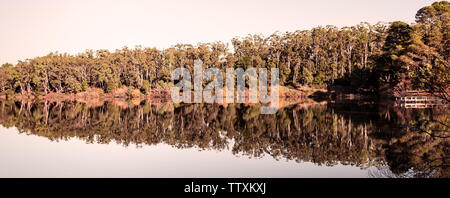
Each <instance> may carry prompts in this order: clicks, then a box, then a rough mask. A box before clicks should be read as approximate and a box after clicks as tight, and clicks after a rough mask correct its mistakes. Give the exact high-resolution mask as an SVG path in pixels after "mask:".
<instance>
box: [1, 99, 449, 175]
mask: <svg viewBox="0 0 450 198" xmlns="http://www.w3.org/2000/svg"><path fill="white" fill-rule="evenodd" d="M259 110H260V107H259V106H258V105H253V106H248V105H243V104H229V105H227V106H223V105H210V104H193V105H192V104H190V105H188V104H181V105H174V104H169V103H159V104H156V105H155V104H151V103H149V102H146V101H143V102H141V103H140V104H133V103H131V102H130V103H128V104H121V105H117V104H113V103H103V104H98V105H96V106H91V105H87V104H82V103H75V102H65V103H57V102H54V103H49V102H10V101H0V124H1V125H3V126H5V127H16V128H17V129H18V130H19V132H20V133H26V134H32V135H37V136H41V137H46V138H48V139H50V140H58V141H61V140H68V139H71V138H78V139H81V140H83V141H85V142H88V143H98V144H108V143H111V142H117V143H119V144H122V145H124V146H130V145H137V146H143V145H155V144H159V143H164V144H167V145H171V146H173V147H175V148H179V149H186V148H199V149H204V150H219V151H221V150H231V151H232V153H233V154H235V155H244V156H248V157H251V158H260V157H263V156H267V155H268V156H272V157H273V158H275V159H277V160H294V161H296V162H297V163H303V162H312V163H314V164H315V165H324V166H331V167H333V166H336V165H338V164H339V165H352V166H357V167H360V168H361V169H369V168H370V171H369V175H368V176H370V177H449V176H450V173H449V169H448V164H449V159H448V157H447V155H446V154H447V153H448V151H449V149H448V144H449V141H448V139H447V138H446V137H445V135H446V134H447V135H448V130H449V128H448V125H449V123H450V116H449V114H448V110H447V109H420V110H419V109H407V110H406V109H398V108H391V107H389V106H383V105H373V104H369V105H358V104H328V105H292V106H288V107H285V108H283V109H280V110H279V111H278V113H276V114H275V115H261V114H260V113H259ZM274 171H276V170H274Z"/></svg>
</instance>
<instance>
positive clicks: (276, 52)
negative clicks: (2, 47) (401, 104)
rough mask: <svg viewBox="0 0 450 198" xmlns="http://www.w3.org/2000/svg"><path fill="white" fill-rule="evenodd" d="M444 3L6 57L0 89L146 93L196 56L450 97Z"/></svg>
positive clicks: (333, 82) (285, 81)
mask: <svg viewBox="0 0 450 198" xmlns="http://www.w3.org/2000/svg"><path fill="white" fill-rule="evenodd" d="M449 9H450V4H449V2H448V1H440V2H435V3H433V4H432V5H430V6H426V7H423V8H421V9H420V10H418V11H417V14H416V16H415V19H416V23H414V24H408V23H405V22H401V21H395V22H391V23H382V22H380V23H377V24H369V23H365V22H363V23H360V24H358V25H355V26H351V27H342V28H338V27H335V26H326V27H316V28H313V29H311V30H299V31H295V32H275V33H273V34H272V35H270V36H267V37H266V36H263V35H260V34H255V35H248V36H246V37H243V38H241V37H236V38H234V39H232V41H231V46H230V45H229V44H228V43H226V42H213V43H198V44H197V45H191V44H177V45H175V46H173V47H170V48H167V49H162V50H160V49H156V48H143V47H140V46H137V47H135V48H134V49H130V48H128V47H124V48H122V49H118V50H115V51H114V52H110V51H108V50H96V51H94V50H87V51H85V52H83V53H79V54H76V55H70V54H66V53H57V52H55V53H50V54H48V55H46V56H42V57H36V58H32V59H27V60H23V61H19V62H18V63H17V64H16V65H12V64H9V63H5V64H3V65H2V66H1V67H0V92H1V95H5V96H11V95H17V94H19V95H47V94H49V93H61V94H76V93H80V92H86V91H89V90H90V89H92V88H96V89H99V90H100V89H101V90H102V91H103V92H105V93H109V92H112V91H113V90H116V89H119V88H121V87H128V88H132V89H134V90H139V91H140V92H141V93H142V94H148V93H149V92H150V91H151V90H158V89H162V90H164V89H166V90H167V89H168V88H169V87H171V85H172V84H173V82H171V79H170V77H171V71H172V69H174V68H177V67H185V68H187V69H189V70H190V71H191V72H192V71H193V65H194V60H196V59H201V60H202V61H203V63H204V64H203V65H204V67H216V68H220V69H223V70H224V69H225V68H230V67H235V68H237V67H240V68H249V67H253V68H269V70H270V68H272V67H277V68H279V70H280V83H281V85H283V86H287V87H291V88H296V87H299V86H321V87H327V88H330V87H344V88H346V89H349V90H353V91H354V92H364V93H371V94H376V95H378V94H380V93H384V92H386V90H397V91H400V92H401V91H405V90H419V91H424V92H429V93H433V94H435V93H438V94H439V95H440V96H442V97H443V98H444V99H446V100H447V101H448V100H449V98H450V96H449V94H448V93H449V92H448V89H449V88H448V85H449V84H450V83H449V82H450V71H449V69H450V66H449V49H450V40H449V39H450V30H449V28H450V15H449Z"/></svg>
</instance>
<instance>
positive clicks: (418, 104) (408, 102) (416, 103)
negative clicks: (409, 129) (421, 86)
mask: <svg viewBox="0 0 450 198" xmlns="http://www.w3.org/2000/svg"><path fill="white" fill-rule="evenodd" d="M396 102H397V104H398V105H399V106H400V107H403V108H407V109H409V108H434V107H438V106H446V105H448V103H447V102H446V101H445V100H442V99H441V98H439V97H436V96H430V95H428V96H427V95H410V96H402V97H397V99H396Z"/></svg>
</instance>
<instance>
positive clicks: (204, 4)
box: [0, 0, 434, 64]
mask: <svg viewBox="0 0 450 198" xmlns="http://www.w3.org/2000/svg"><path fill="white" fill-rule="evenodd" d="M433 2H434V0H370V1H369V0H339V1H338V0H277V1H275V0H273V1H268V0H189V1H181V0H154V1H153V0H147V1H144V0H0V64H3V63H6V62H9V63H13V64H15V63H17V61H18V60H25V59H27V58H34V57H36V56H45V55H47V54H48V53H50V52H56V51H58V52H60V53H69V54H77V53H80V52H84V51H85V50H86V49H94V50H98V49H108V50H111V51H113V50H115V49H120V48H122V47H124V46H128V47H130V48H134V47H135V46H137V45H140V46H142V47H157V48H158V49H164V48H168V47H170V46H173V45H176V44H178V43H187V44H197V43H199V42H214V41H223V42H230V41H231V39H232V38H233V37H242V36H246V35H248V34H263V35H266V36H268V35H270V34H272V33H274V32H275V31H280V32H285V31H295V30H305V29H311V28H313V27H316V26H325V25H335V26H337V27H344V26H351V25H356V24H358V23H360V22H362V21H365V22H369V23H372V24H374V23H376V22H379V21H383V22H390V21H397V20H400V21H405V22H409V23H412V22H414V16H415V13H416V12H417V10H419V9H420V8H422V7H424V6H427V5H430V4H431V3H433Z"/></svg>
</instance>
